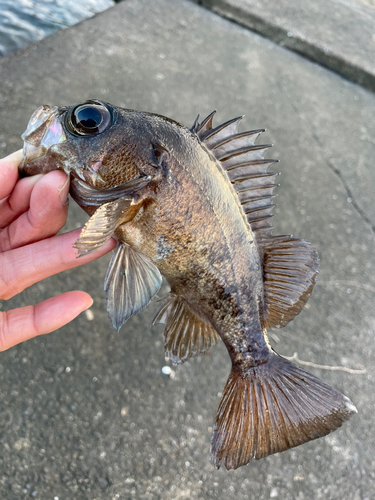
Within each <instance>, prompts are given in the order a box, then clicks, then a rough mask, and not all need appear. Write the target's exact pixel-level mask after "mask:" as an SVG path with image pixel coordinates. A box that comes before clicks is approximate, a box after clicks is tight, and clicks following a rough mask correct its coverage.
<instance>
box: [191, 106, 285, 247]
mask: <svg viewBox="0 0 375 500" xmlns="http://www.w3.org/2000/svg"><path fill="white" fill-rule="evenodd" d="M214 114H215V112H213V113H211V114H210V115H209V116H208V117H207V118H206V119H205V120H203V122H202V123H201V124H199V123H198V117H197V119H196V121H195V123H194V125H193V127H192V131H193V132H195V133H196V134H197V136H198V137H199V139H200V140H201V141H202V143H203V144H204V145H205V146H206V147H207V148H208V149H209V150H210V151H211V152H212V154H213V155H214V156H215V158H217V160H219V161H220V163H221V165H222V167H223V168H224V170H226V171H227V174H228V177H229V180H230V182H231V183H232V184H233V187H234V188H235V190H236V191H237V193H238V196H239V200H240V202H241V204H243V205H244V211H245V214H246V215H247V221H248V222H249V224H250V226H251V229H252V230H253V231H254V232H255V236H256V237H257V239H258V237H259V238H260V239H263V238H267V237H270V236H271V231H272V226H271V218H272V214H271V212H272V207H273V205H272V203H271V200H272V198H273V190H274V189H275V187H276V184H274V180H275V177H276V176H277V175H278V174H276V173H272V172H267V169H268V167H269V166H270V165H272V163H275V161H276V160H265V159H264V153H265V151H266V150H267V149H268V148H269V147H270V145H263V146H262V145H255V141H256V139H257V138H258V137H259V135H260V133H261V132H264V130H263V129H259V130H252V131H249V132H242V133H240V134H238V133H237V128H238V124H239V122H240V121H241V119H242V116H239V117H237V118H233V119H232V120H229V121H227V122H225V123H223V124H222V125H219V126H217V127H215V128H212V119H213V116H214ZM245 204H246V205H245Z"/></svg>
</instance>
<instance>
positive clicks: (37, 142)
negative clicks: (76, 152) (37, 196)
mask: <svg viewBox="0 0 375 500" xmlns="http://www.w3.org/2000/svg"><path fill="white" fill-rule="evenodd" d="M60 116H61V109H59V108H58V107H57V106H53V107H50V106H47V105H43V106H40V107H39V108H38V109H36V110H35V111H34V113H33V114H32V116H31V118H30V120H29V123H28V125H27V128H26V130H25V132H24V133H23V134H22V135H21V138H22V139H23V141H24V143H23V153H22V160H21V163H20V166H19V172H20V174H21V175H22V174H23V175H32V174H33V172H32V165H31V164H32V162H33V161H35V160H39V159H40V158H43V157H44V156H46V153H47V151H48V150H49V149H50V148H51V147H52V146H54V145H55V144H60V143H62V142H64V141H66V135H65V132H64V130H63V127H62V125H61V122H60V119H59V118H60Z"/></svg>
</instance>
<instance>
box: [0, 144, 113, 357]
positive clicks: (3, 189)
mask: <svg viewBox="0 0 375 500" xmlns="http://www.w3.org/2000/svg"><path fill="white" fill-rule="evenodd" d="M21 157H22V151H21V150H20V151H17V152H16V153H13V154H12V155H10V156H7V157H6V158H4V159H2V160H0V299H2V300H7V299H10V298H11V297H14V296H15V295H17V294H18V293H20V292H22V291H23V290H24V289H25V288H27V287H29V286H30V285H32V284H34V283H36V282H38V281H41V280H42V279H44V278H47V277H48V276H52V275H53V274H57V273H60V272H61V271H65V270H66V269H72V268H73V267H77V266H80V265H82V264H85V263H86V262H90V261H92V260H95V259H97V258H98V257H101V256H102V255H104V254H106V253H108V252H109V251H110V250H112V249H113V248H114V247H115V241H114V240H113V239H111V240H109V241H108V242H107V243H106V245H104V246H103V247H102V248H101V249H100V250H98V251H97V252H95V253H92V254H90V255H86V256H84V257H80V258H79V259H77V250H76V249H75V248H73V243H74V242H75V241H76V240H77V238H78V236H79V234H80V231H81V230H80V229H77V230H75V231H71V232H69V233H64V234H60V235H56V233H58V231H59V230H60V229H61V228H62V227H63V226H64V224H65V221H66V217H67V212H68V203H67V199H68V193H69V182H68V178H67V176H66V174H65V173H63V172H60V171H54V172H49V173H48V174H46V175H35V176H32V177H25V178H23V179H19V177H18V164H19V162H20V161H21ZM92 302H93V301H92V299H91V297H90V295H88V294H87V293H85V292H81V291H72V292H66V293H63V294H61V295H57V296H56V297H52V298H50V299H48V300H45V301H43V302H40V303H39V304H36V305H35V306H26V307H21V308H19V309H13V310H11V311H6V312H0V351H4V350H6V349H9V348H10V347H12V346H14V345H16V344H18V343H20V342H23V341H25V340H28V339H31V338H33V337H36V336H37V335H43V334H45V333H50V332H52V331H54V330H57V329H58V328H60V327H62V326H63V325H66V324H67V323H69V322H70V321H72V320H73V319H74V318H75V317H76V316H78V314H80V313H81V312H82V311H84V310H86V309H87V308H89V307H90V306H91V304H92Z"/></svg>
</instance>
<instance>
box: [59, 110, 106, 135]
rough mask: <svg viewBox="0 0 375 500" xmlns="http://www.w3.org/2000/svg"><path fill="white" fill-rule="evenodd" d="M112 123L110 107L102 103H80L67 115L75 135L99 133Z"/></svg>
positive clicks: (67, 123)
mask: <svg viewBox="0 0 375 500" xmlns="http://www.w3.org/2000/svg"><path fill="white" fill-rule="evenodd" d="M111 124H112V115H111V112H110V111H109V109H108V108H107V107H106V106H104V105H103V104H100V103H95V104H93V103H86V104H79V105H78V106H76V107H75V108H73V109H72V110H71V111H70V112H69V113H68V115H67V118H66V125H67V128H68V130H69V131H70V132H72V133H73V134H75V135H98V134H100V133H102V132H104V131H105V130H107V128H108V127H110V126H111Z"/></svg>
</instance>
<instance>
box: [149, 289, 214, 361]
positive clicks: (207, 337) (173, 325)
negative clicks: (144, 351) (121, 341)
mask: <svg viewBox="0 0 375 500" xmlns="http://www.w3.org/2000/svg"><path fill="white" fill-rule="evenodd" d="M158 323H165V331H164V338H165V344H164V348H165V353H166V355H167V356H168V357H169V359H170V360H171V361H172V362H173V363H183V362H184V361H186V360H188V359H189V358H191V357H192V356H197V355H198V354H199V353H200V352H206V351H208V350H209V349H210V348H211V347H212V346H214V345H216V344H217V341H218V340H219V336H218V334H217V333H216V331H215V330H214V329H213V328H212V326H211V325H209V324H208V323H206V322H205V321H204V320H202V319H201V318H200V317H199V316H198V315H197V314H196V313H195V312H194V311H193V310H192V309H191V308H190V307H189V305H188V304H187V302H186V301H185V299H183V298H182V297H180V296H178V295H175V294H173V293H171V294H170V295H169V296H168V297H167V300H166V302H165V304H164V305H163V307H162V308H161V309H160V311H159V312H158V313H157V315H156V316H155V318H154V321H153V322H152V324H153V325H156V324H158Z"/></svg>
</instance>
